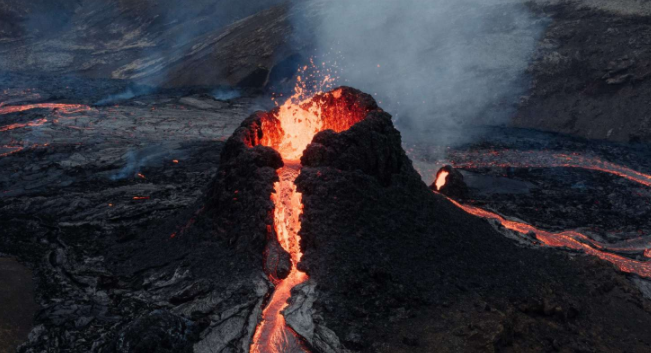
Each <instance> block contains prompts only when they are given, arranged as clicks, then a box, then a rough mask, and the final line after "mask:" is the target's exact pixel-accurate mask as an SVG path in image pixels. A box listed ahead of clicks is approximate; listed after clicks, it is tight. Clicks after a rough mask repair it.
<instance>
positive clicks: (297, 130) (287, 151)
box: [251, 77, 377, 353]
mask: <svg viewBox="0 0 651 353" xmlns="http://www.w3.org/2000/svg"><path fill="white" fill-rule="evenodd" d="M298 80H299V81H298V82H299V83H298V85H297V88H296V90H295V92H296V93H295V94H294V95H293V96H292V97H291V98H290V99H289V100H288V101H287V102H286V103H285V104H283V105H282V106H280V107H278V108H276V109H275V110H273V111H272V112H270V113H268V114H267V118H266V119H265V120H263V122H262V138H261V139H260V141H258V142H259V143H260V144H262V145H264V146H268V147H271V148H274V149H275V150H276V151H278V152H279V153H280V155H281V157H282V159H283V162H284V164H285V166H284V167H283V168H281V169H279V170H278V177H279V180H280V181H279V182H277V183H275V185H274V189H275V193H274V194H273V195H272V201H273V202H274V230H275V232H276V236H277V238H278V242H279V243H280V245H281V246H282V248H283V249H284V250H285V251H287V252H288V253H289V254H290V256H291V262H292V267H291V270H290V273H289V275H288V276H287V277H286V278H285V279H282V280H278V279H276V278H274V277H273V276H271V275H270V276H269V278H270V280H271V281H272V282H273V283H274V284H275V286H276V287H275V290H274V292H273V294H272V296H271V299H270V300H269V303H268V304H267V307H266V308H265V309H264V310H263V313H262V321H261V322H260V324H259V325H258V327H257V328H256V331H255V333H254V335H253V341H252V344H251V352H254V353H268V352H274V353H275V352H295V351H307V349H306V348H304V347H303V345H302V343H301V340H300V338H299V337H298V335H297V334H296V333H295V332H294V331H293V330H292V329H291V328H289V327H288V326H287V325H286V323H285V317H284V316H283V314H282V311H283V310H284V309H285V308H286V307H287V305H288V304H287V301H288V299H289V298H290V296H291V289H292V288H294V287H295V286H296V285H298V284H301V283H303V282H304V281H306V280H307V279H308V275H307V274H306V273H304V272H302V271H300V270H299V269H298V268H297V265H298V263H299V262H300V261H301V257H302V255H303V254H302V252H301V247H300V235H299V233H300V230H301V220H300V216H301V214H302V210H303V204H302V195H301V193H300V192H298V191H297V189H296V184H295V183H294V181H295V180H296V178H297V177H298V175H299V174H300V170H301V164H300V158H301V156H302V155H303V151H304V150H305V148H306V147H307V145H308V144H310V143H311V142H312V139H313V138H314V135H316V134H317V133H318V132H320V131H324V130H334V131H335V132H342V131H345V130H348V129H349V128H350V127H351V126H353V125H354V124H355V123H357V122H359V121H361V120H363V119H364V117H365V116H366V114H367V113H368V112H369V111H370V109H371V108H368V109H367V108H366V107H361V106H358V105H357V104H356V103H355V94H350V93H347V90H349V89H348V88H339V89H337V90H334V91H332V92H329V93H319V94H316V95H314V96H313V97H312V98H307V99H303V98H302V97H303V96H304V94H305V93H304V92H305V89H304V85H303V84H302V82H301V80H300V77H299V79H298ZM376 107H377V106H374V108H372V109H375V108H376Z"/></svg>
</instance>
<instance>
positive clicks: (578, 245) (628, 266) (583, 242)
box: [435, 151, 651, 278]
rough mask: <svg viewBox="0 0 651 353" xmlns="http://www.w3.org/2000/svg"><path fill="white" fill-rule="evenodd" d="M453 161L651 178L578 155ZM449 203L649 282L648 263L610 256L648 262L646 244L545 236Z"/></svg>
mask: <svg viewBox="0 0 651 353" xmlns="http://www.w3.org/2000/svg"><path fill="white" fill-rule="evenodd" d="M453 158H454V159H455V160H454V161H453V162H452V163H453V165H454V166H455V167H456V168H465V169H474V168H494V167H498V168H558V167H562V168H581V169H588V170H595V171H600V172H604V173H609V174H613V175H616V176H619V177H622V178H625V179H628V180H630V181H633V182H636V183H639V184H642V185H645V186H651V175H648V174H644V173H640V172H638V171H635V170H632V169H630V168H627V167H623V166H620V165H617V164H614V163H611V162H607V161H603V160H601V159H599V158H594V157H585V156H581V155H579V154H577V153H574V154H560V153H546V152H544V151H528V152H523V151H490V152H489V153H486V151H481V152H470V153H458V152H457V153H454V156H453ZM443 173H444V171H440V172H439V174H437V177H436V181H435V183H436V189H437V190H440V189H441V187H442V186H443V185H445V180H443V181H441V175H443ZM448 199H449V198H448ZM449 200H450V202H452V203H453V204H454V205H456V206H457V207H459V208H461V209H462V210H464V211H466V212H467V213H470V214H472V215H475V216H478V217H482V218H486V219H491V220H494V221H497V222H498V223H499V224H501V225H502V226H503V227H504V228H506V229H509V230H512V231H515V232H517V233H520V234H530V233H533V234H535V236H536V239H537V240H539V241H540V242H541V243H542V244H543V245H546V246H550V247H566V248H570V249H574V250H580V251H583V252H585V253H586V254H589V255H592V256H596V257H598V258H600V259H602V260H606V261H608V262H610V263H612V264H613V265H615V266H616V267H617V268H618V269H619V270H620V271H622V272H627V273H635V274H637V275H639V276H641V277H647V278H651V262H650V261H638V260H633V259H630V258H627V257H624V256H621V255H617V254H614V253H612V252H613V251H615V252H637V253H640V252H641V253H642V254H643V255H644V256H645V257H647V258H649V257H651V250H649V249H647V246H648V244H646V243H642V244H624V246H621V245H611V244H604V243H600V242H598V241H595V240H593V239H591V238H590V237H588V236H587V235H585V234H582V233H579V232H576V231H564V232H559V233H553V232H548V231H545V230H542V229H538V228H536V227H534V226H531V225H529V224H526V223H523V222H517V221H512V220H508V219H506V218H504V217H502V216H501V215H498V214H497V213H494V212H490V211H487V210H484V209H481V208H479V207H475V206H470V205H462V204H460V203H459V202H457V201H454V200H452V199H449Z"/></svg>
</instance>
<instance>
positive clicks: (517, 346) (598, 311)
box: [286, 113, 651, 352]
mask: <svg viewBox="0 0 651 353" xmlns="http://www.w3.org/2000/svg"><path fill="white" fill-rule="evenodd" d="M379 141H382V143H383V145H382V146H380V145H379V144H378V142H379ZM302 162H303V163H304V168H303V170H302V172H301V175H300V176H299V178H298V179H297V185H298V188H299V191H301V192H302V194H303V203H304V214H303V222H302V228H301V237H302V247H303V251H304V257H303V260H302V262H301V264H300V267H301V268H303V269H305V270H306V271H307V273H308V274H309V276H310V278H311V280H312V281H314V282H313V283H316V289H310V288H312V287H310V286H311V284H309V283H308V284H306V285H304V286H302V287H301V288H300V289H297V292H296V294H297V295H298V296H297V298H296V302H294V303H293V304H292V306H290V308H289V309H288V311H287V313H286V314H287V315H289V316H290V319H289V321H290V322H292V323H297V324H303V323H304V321H305V320H302V319H301V315H299V314H298V313H299V312H300V310H296V309H297V308H301V307H303V308H304V307H310V308H311V310H312V317H313V318H315V319H314V320H315V324H314V325H313V326H312V327H311V328H309V326H304V327H297V330H299V331H304V332H308V333H310V332H311V333H313V336H312V337H313V338H314V339H320V337H324V336H323V332H324V331H323V330H322V329H320V328H321V327H328V328H329V329H331V330H333V332H334V334H336V336H338V337H339V339H340V340H341V342H342V343H343V345H344V346H345V347H346V348H347V349H352V350H360V351H379V352H414V351H418V352H431V351H441V352H455V351H482V352H483V351H497V350H503V349H504V350H509V349H510V350H514V351H540V350H547V349H552V348H553V347H557V348H556V349H561V348H564V347H565V348H569V349H579V350H580V349H584V350H596V351H640V352H641V351H644V350H647V349H649V347H651V340H650V338H651V335H650V334H651V331H649V328H648V326H647V325H648V324H651V314H650V313H651V311H650V308H649V305H648V303H647V302H645V300H644V299H643V297H642V296H641V295H640V292H639V290H638V289H636V288H635V287H633V286H632V285H631V283H629V282H628V281H627V280H626V279H625V278H624V277H623V276H621V275H619V274H617V273H615V272H614V271H613V269H612V266H610V265H608V264H604V263H602V262H600V261H598V260H595V259H592V258H589V257H585V256H580V257H573V258H570V257H568V255H566V254H563V253H559V252H558V250H551V249H531V248H522V247H520V246H518V245H516V244H514V243H513V242H512V241H510V240H508V239H506V238H504V237H503V236H502V235H500V234H499V233H497V232H496V231H494V230H493V228H492V227H491V226H490V225H489V224H488V223H487V222H486V221H483V220H480V219H478V218H475V217H472V216H470V215H468V214H466V213H465V212H463V211H462V210H460V209H458V208H456V207H454V206H453V205H452V204H451V203H449V202H447V201H446V200H445V199H443V198H442V197H440V196H437V195H436V194H434V193H433V192H431V190H430V189H429V188H428V187H427V186H426V185H425V184H424V183H423V182H422V181H421V180H420V178H419V177H418V175H417V173H416V172H415V171H414V170H413V168H412V166H411V162H410V161H409V160H408V159H407V157H406V156H405V155H404V152H402V148H401V145H400V135H399V133H398V132H397V131H396V130H395V129H394V128H393V127H392V124H391V121H390V119H389V116H388V115H386V114H382V113H372V114H370V116H369V117H368V119H367V120H365V121H363V122H360V123H358V124H357V125H355V126H354V127H353V128H351V129H350V130H349V131H346V132H343V133H341V134H334V133H332V132H327V131H326V132H323V133H321V134H319V135H317V137H315V140H314V143H313V144H312V145H310V146H309V147H308V149H307V151H306V153H305V156H304V159H303V161H302ZM604 286H606V287H604ZM599 288H600V289H599ZM301 293H302V294H301ZM310 293H311V294H310ZM302 296H303V297H302ZM304 296H306V297H304ZM300 298H311V299H310V300H307V299H300ZM306 303H308V304H309V305H308V304H306ZM625 317H626V318H627V319H623V318H625ZM632 317H634V318H635V320H640V321H638V322H644V323H645V324H643V325H640V324H634V323H633V321H631V320H630V318H632ZM306 327H308V329H306ZM319 330H321V331H319ZM326 336H327V335H326ZM341 349H343V348H341ZM341 349H336V350H335V351H340V350H341ZM320 350H322V351H325V350H323V349H320Z"/></svg>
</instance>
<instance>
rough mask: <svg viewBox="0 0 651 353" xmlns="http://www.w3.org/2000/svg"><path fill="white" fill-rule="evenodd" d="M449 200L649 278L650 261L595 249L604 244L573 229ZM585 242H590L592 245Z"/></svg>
mask: <svg viewBox="0 0 651 353" xmlns="http://www.w3.org/2000/svg"><path fill="white" fill-rule="evenodd" d="M449 200H450V202H452V203H453V204H454V205H456V206H457V207H459V208H461V209H462V210H464V211H466V212H468V213H470V214H472V215H475V216H477V217H482V218H486V219H493V220H496V221H497V222H499V223H500V224H501V225H503V226H504V228H506V229H509V230H512V231H515V232H518V233H521V234H528V233H534V234H535V235H536V238H537V239H538V240H539V241H540V242H542V243H543V244H544V245H547V246H551V247H567V248H570V249H574V250H581V251H583V252H585V253H586V254H589V255H593V256H596V257H598V258H600V259H602V260H606V261H608V262H610V263H612V264H613V265H615V266H616V267H617V268H618V269H619V270H620V271H622V272H628V273H635V274H637V275H639V276H642V277H649V278H651V262H648V261H637V260H632V259H629V258H626V257H623V256H620V255H616V254H612V253H607V252H604V251H601V250H598V249H595V247H596V248H600V249H603V248H604V247H605V246H604V245H603V244H599V243H597V242H595V241H592V240H591V239H590V238H589V237H587V236H586V235H584V234H581V233H579V232H575V231H564V232H560V233H552V232H547V231H544V230H542V229H538V228H536V227H534V226H531V225H529V224H526V223H522V222H516V221H511V220H507V219H505V218H504V217H502V216H500V215H498V214H497V213H493V212H490V211H486V210H484V209H481V208H478V207H474V206H468V205H462V204H460V203H458V202H456V201H454V200H452V199H449ZM585 242H589V243H592V246H591V245H590V244H587V243H585Z"/></svg>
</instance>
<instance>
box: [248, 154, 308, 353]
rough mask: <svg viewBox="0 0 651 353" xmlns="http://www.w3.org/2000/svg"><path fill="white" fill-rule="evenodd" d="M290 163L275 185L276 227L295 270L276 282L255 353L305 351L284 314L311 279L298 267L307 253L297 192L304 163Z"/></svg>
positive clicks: (280, 172) (279, 239) (264, 312)
mask: <svg viewBox="0 0 651 353" xmlns="http://www.w3.org/2000/svg"><path fill="white" fill-rule="evenodd" d="M290 163H291V162H286V163H285V167H283V168H281V169H280V170H279V171H278V176H279V178H280V181H279V182H277V183H276V184H275V185H274V189H275V195H273V196H272V200H273V202H274V205H275V208H274V225H275V230H276V235H277V237H278V242H279V243H280V245H281V246H282V247H283V249H284V250H285V251H287V252H288V253H289V254H290V256H291V260H292V268H291V271H290V273H289V275H288V276H287V278H285V279H284V280H281V281H278V282H277V283H276V289H275V290H274V293H273V296H272V297H271V300H270V301H269V304H268V305H267V307H266V308H265V309H264V311H263V312H262V323H261V324H260V326H258V328H257V330H256V332H255V335H254V336H253V345H252V346H251V352H290V351H296V350H301V344H300V340H299V339H298V338H297V337H296V335H295V334H294V333H293V332H292V331H291V330H289V329H288V328H287V325H286V324H285V317H284V316H283V315H282V314H281V312H282V311H283V309H285V307H287V300H288V299H289V297H290V296H291V293H290V291H291V289H292V288H294V286H296V285H298V284H301V283H303V282H304V281H306V280H307V278H308V277H307V274H305V273H304V272H301V271H299V270H298V269H297V268H296V265H297V264H298V263H299V262H300V261H301V257H302V256H303V253H302V252H301V247H300V244H299V242H300V236H299V234H298V233H299V231H300V230H301V221H300V218H299V217H300V215H301V212H302V209H303V204H302V202H301V194H300V193H299V192H297V191H296V185H295V184H294V180H296V177H298V174H299V173H300V167H301V166H300V164H298V163H291V164H290Z"/></svg>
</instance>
